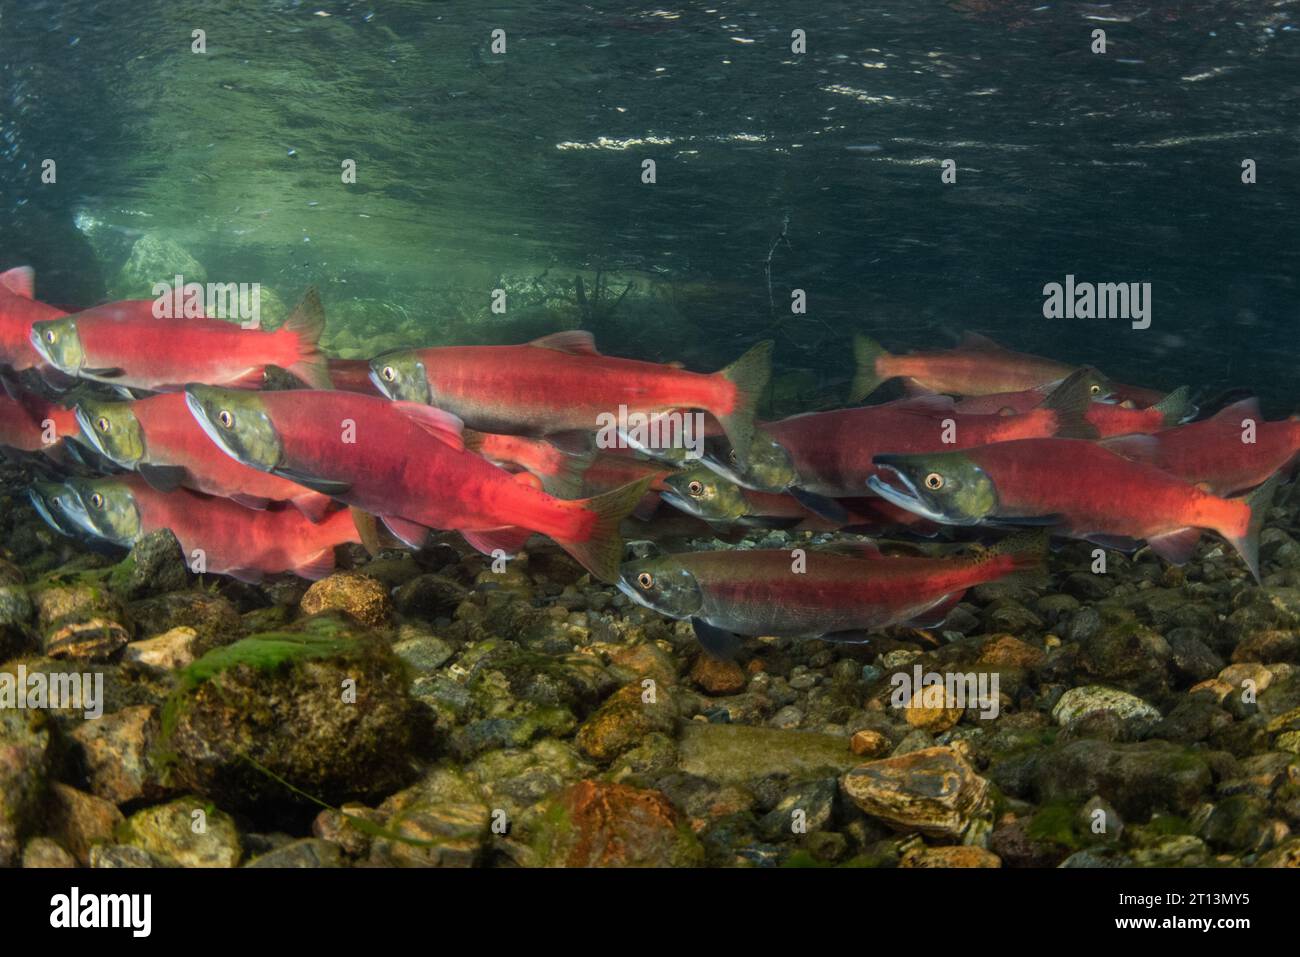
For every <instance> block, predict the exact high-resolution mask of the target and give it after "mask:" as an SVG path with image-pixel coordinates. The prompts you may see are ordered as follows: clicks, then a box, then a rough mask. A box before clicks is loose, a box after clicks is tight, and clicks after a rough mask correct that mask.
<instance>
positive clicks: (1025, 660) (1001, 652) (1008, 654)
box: [979, 635, 1047, 670]
mask: <svg viewBox="0 0 1300 957" xmlns="http://www.w3.org/2000/svg"><path fill="white" fill-rule="evenodd" d="M1045 661H1047V655H1045V654H1044V653H1043V652H1042V651H1041V650H1040V649H1038V648H1035V647H1034V646H1033V645H1031V644H1029V643H1028V642H1024V641H1021V640H1020V639H1019V638H1013V637H1012V636H1011V635H999V636H998V637H997V638H994V639H993V640H992V641H990V642H989V643H988V644H986V645H985V646H984V648H983V650H982V651H981V652H980V657H979V663H980V664H982V665H993V666H994V667H1008V668H1026V669H1030V670H1032V669H1034V668H1040V667H1042V665H1043V663H1044V662H1045Z"/></svg>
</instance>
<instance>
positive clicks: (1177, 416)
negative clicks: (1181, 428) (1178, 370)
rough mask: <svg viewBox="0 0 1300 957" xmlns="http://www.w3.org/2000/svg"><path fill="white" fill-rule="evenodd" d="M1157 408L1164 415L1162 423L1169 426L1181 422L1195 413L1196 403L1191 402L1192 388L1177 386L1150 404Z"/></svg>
mask: <svg viewBox="0 0 1300 957" xmlns="http://www.w3.org/2000/svg"><path fill="white" fill-rule="evenodd" d="M1151 408H1153V409H1158V410H1159V411H1160V414H1161V415H1162V416H1164V423H1163V424H1164V425H1165V426H1166V427H1171V426H1175V425H1178V424H1179V423H1181V422H1186V421H1188V420H1189V419H1191V418H1192V416H1194V415H1196V404H1195V403H1194V402H1192V390H1191V389H1190V388H1189V387H1187V386H1185V385H1184V386H1179V387H1178V388H1177V389H1175V390H1174V391H1173V392H1170V393H1169V394H1168V395H1167V396H1165V397H1164V398H1163V399H1161V400H1160V401H1159V402H1157V403H1156V404H1155V405H1153V406H1151Z"/></svg>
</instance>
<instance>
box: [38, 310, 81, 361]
mask: <svg viewBox="0 0 1300 957" xmlns="http://www.w3.org/2000/svg"><path fill="white" fill-rule="evenodd" d="M31 341H32V346H33V347H34V348H35V349H36V351H37V352H38V353H39V354H40V356H41V358H42V359H44V360H45V361H46V362H48V363H49V364H50V365H52V366H54V367H55V368H56V369H58V370H59V371H60V372H64V373H67V374H68V375H76V374H77V373H78V372H80V371H81V367H82V366H83V365H84V364H85V362H86V353H85V351H84V350H83V349H82V347H81V336H79V335H78V334H77V321H76V319H75V318H74V317H72V316H64V317H63V318H61V319H44V320H42V321H40V322H33V323H32V332H31Z"/></svg>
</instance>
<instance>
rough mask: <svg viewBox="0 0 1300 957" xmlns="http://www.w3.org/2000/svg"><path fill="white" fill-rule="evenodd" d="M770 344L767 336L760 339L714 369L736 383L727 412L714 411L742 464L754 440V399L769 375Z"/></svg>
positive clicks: (765, 385) (746, 459) (770, 372)
mask: <svg viewBox="0 0 1300 957" xmlns="http://www.w3.org/2000/svg"><path fill="white" fill-rule="evenodd" d="M772 345H773V343H772V340H770V339H766V340H764V341H763V342H760V343H759V344H758V345H756V346H754V348H752V349H750V350H749V351H748V352H746V353H745V354H744V355H743V356H741V357H740V358H739V359H737V360H736V361H735V362H733V363H732V364H731V365H729V366H727V367H726V368H725V369H723V370H722V371H721V372H719V373H718V375H720V376H722V377H723V378H724V379H726V380H727V381H728V382H730V383H731V384H732V385H734V386H735V387H736V398H735V403H734V405H733V407H732V410H731V412H730V413H728V414H727V415H718V416H717V419H718V422H719V423H720V424H721V425H722V429H723V431H724V432H726V433H727V438H728V439H729V440H730V441H731V447H732V448H733V449H735V451H736V458H737V459H738V460H739V461H740V463H741V464H742V465H743V464H744V463H745V462H746V461H748V458H749V446H750V443H752V442H753V441H754V416H755V415H756V414H757V411H758V400H759V399H760V398H761V397H762V395H763V390H764V389H766V388H767V381H768V379H769V378H771V375H772ZM716 414H717V413H716V412H715V415H716Z"/></svg>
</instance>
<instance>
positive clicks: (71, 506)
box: [62, 479, 143, 545]
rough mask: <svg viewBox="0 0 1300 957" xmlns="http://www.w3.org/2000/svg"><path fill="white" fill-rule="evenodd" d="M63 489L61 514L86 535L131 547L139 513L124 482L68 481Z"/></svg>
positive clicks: (134, 538) (107, 480)
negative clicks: (64, 490) (62, 512)
mask: <svg viewBox="0 0 1300 957" xmlns="http://www.w3.org/2000/svg"><path fill="white" fill-rule="evenodd" d="M64 488H65V489H66V490H67V492H68V495H67V496H66V497H65V498H64V499H63V500H62V502H63V507H64V511H65V512H66V513H67V514H68V515H69V516H71V518H72V520H73V521H74V522H75V523H76V524H77V525H79V526H81V527H82V528H83V529H85V530H86V531H87V532H89V533H90V534H92V535H97V536H99V537H100V538H104V539H107V540H108V541H110V542H113V543H114V544H117V545H132V544H134V543H135V541H136V540H137V539H138V538H139V537H140V535H141V533H142V531H143V529H142V528H141V524H140V511H139V508H138V506H137V505H136V501H135V495H134V493H133V492H132V491H131V489H130V487H129V486H128V485H127V484H126V483H125V482H122V481H120V480H118V479H93V480H88V479H70V480H69V481H68V483H67V484H66V485H65V486H64Z"/></svg>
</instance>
